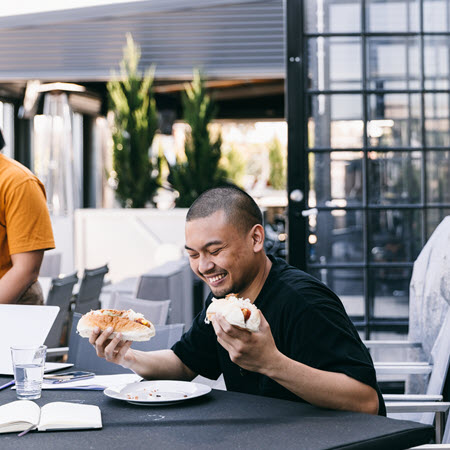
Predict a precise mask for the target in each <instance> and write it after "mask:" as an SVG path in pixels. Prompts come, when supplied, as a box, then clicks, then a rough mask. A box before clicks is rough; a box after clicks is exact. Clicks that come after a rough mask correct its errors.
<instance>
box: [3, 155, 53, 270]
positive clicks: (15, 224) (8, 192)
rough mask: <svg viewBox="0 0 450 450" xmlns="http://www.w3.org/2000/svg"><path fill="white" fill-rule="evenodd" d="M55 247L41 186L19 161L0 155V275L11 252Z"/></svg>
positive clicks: (9, 258)
mask: <svg viewBox="0 0 450 450" xmlns="http://www.w3.org/2000/svg"><path fill="white" fill-rule="evenodd" d="M50 248H55V241H54V239H53V231H52V224H51V222H50V215H49V213H48V208H47V203H46V198H45V189H44V185H43V184H42V183H41V182H40V181H39V180H38V179H37V177H36V176H35V175H33V173H32V172H30V171H29V170H28V169H27V168H26V167H24V166H22V164H20V163H18V162H17V161H14V160H13V159H11V158H8V157H6V156H5V155H2V154H0V278H1V277H2V276H3V275H4V274H5V273H6V272H7V271H8V270H9V269H10V268H11V266H12V263H11V255H14V254H16V253H24V252H30V251H33V250H46V249H50Z"/></svg>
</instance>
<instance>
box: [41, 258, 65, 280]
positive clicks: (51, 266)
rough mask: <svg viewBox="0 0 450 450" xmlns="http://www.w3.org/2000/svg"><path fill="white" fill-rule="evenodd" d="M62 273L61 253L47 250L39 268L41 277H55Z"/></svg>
mask: <svg viewBox="0 0 450 450" xmlns="http://www.w3.org/2000/svg"><path fill="white" fill-rule="evenodd" d="M60 273H61V253H57V252H50V253H49V252H45V253H44V258H43V259H42V264H41V268H40V269H39V276H40V277H52V278H55V277H57V276H59V274H60Z"/></svg>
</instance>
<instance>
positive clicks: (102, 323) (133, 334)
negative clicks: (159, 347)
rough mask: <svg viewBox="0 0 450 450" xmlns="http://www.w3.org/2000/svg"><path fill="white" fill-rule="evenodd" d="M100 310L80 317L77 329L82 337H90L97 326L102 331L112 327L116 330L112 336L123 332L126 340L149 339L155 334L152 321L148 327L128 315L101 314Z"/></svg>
mask: <svg viewBox="0 0 450 450" xmlns="http://www.w3.org/2000/svg"><path fill="white" fill-rule="evenodd" d="M100 311H102V310H100ZM100 311H90V312H88V313H87V314H85V315H83V316H82V317H81V318H80V320H79V321H78V325H77V331H78V333H79V334H80V336H81V337H89V336H90V335H91V333H92V331H93V330H94V328H95V327H99V328H100V330H101V331H104V330H106V329H107V328H108V327H112V329H113V330H114V332H113V333H112V335H111V337H115V336H116V335H117V333H122V340H124V341H148V340H149V339H150V338H152V337H153V336H154V335H155V327H154V326H153V324H152V323H150V327H147V326H145V325H142V324H140V323H138V322H135V321H133V320H130V319H128V318H126V317H118V316H114V315H110V314H106V313H105V314H101V313H100Z"/></svg>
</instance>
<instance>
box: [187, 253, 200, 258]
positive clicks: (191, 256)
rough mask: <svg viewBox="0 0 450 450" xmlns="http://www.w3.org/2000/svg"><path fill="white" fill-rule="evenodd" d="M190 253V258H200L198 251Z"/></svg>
mask: <svg viewBox="0 0 450 450" xmlns="http://www.w3.org/2000/svg"><path fill="white" fill-rule="evenodd" d="M188 255H189V258H191V259H195V258H198V254H197V253H195V254H191V253H188Z"/></svg>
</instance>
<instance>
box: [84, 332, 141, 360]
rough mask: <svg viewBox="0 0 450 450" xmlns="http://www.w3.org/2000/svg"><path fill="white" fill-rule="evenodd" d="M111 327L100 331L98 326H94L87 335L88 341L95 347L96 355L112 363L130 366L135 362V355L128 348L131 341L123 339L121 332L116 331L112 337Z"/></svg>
mask: <svg viewBox="0 0 450 450" xmlns="http://www.w3.org/2000/svg"><path fill="white" fill-rule="evenodd" d="M112 333H113V329H112V328H111V327H109V328H107V329H106V330H105V331H103V332H101V330H100V328H99V327H96V328H95V329H94V330H93V331H92V333H91V336H90V337H89V342H90V343H91V344H92V345H93V346H94V347H95V351H96V352H97V356H99V357H100V358H105V359H106V361H109V362H112V363H114V364H119V365H121V366H122V367H126V368H128V369H129V368H131V366H132V365H133V363H135V362H136V357H135V355H134V352H133V350H132V349H130V347H131V344H132V341H123V340H122V339H121V337H122V333H118V334H117V335H116V336H115V337H114V338H113V339H111V338H110V337H111V334H112Z"/></svg>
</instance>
